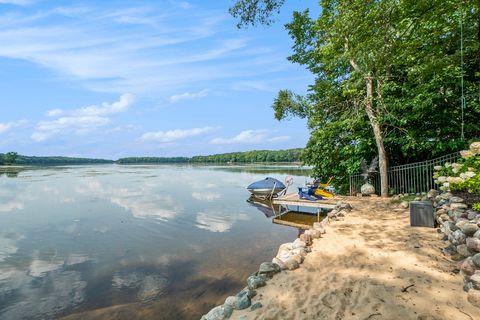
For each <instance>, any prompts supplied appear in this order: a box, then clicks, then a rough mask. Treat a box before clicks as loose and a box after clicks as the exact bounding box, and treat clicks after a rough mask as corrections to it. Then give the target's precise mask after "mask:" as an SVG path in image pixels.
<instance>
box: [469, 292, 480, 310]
mask: <svg viewBox="0 0 480 320" xmlns="http://www.w3.org/2000/svg"><path fill="white" fill-rule="evenodd" d="M467 300H468V302H470V303H471V304H473V305H474V306H476V307H479V308H480V290H476V289H470V290H468V295H467Z"/></svg>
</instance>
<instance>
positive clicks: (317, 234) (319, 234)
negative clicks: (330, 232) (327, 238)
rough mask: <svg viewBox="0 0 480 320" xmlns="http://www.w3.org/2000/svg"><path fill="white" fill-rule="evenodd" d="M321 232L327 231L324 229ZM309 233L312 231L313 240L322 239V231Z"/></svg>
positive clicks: (314, 230) (315, 230)
mask: <svg viewBox="0 0 480 320" xmlns="http://www.w3.org/2000/svg"><path fill="white" fill-rule="evenodd" d="M321 230H323V231H325V229H323V228H322V229H321ZM308 231H310V235H311V237H312V238H313V239H318V238H321V237H322V232H321V231H320V230H317V229H310V230H308Z"/></svg>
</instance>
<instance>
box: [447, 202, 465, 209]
mask: <svg viewBox="0 0 480 320" xmlns="http://www.w3.org/2000/svg"><path fill="white" fill-rule="evenodd" d="M467 208H468V206H467V205H466V204H465V203H451V204H450V209H451V210H455V209H467Z"/></svg>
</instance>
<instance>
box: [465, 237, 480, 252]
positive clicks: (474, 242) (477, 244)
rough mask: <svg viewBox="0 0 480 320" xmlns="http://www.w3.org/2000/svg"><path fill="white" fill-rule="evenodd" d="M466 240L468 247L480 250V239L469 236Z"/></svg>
mask: <svg viewBox="0 0 480 320" xmlns="http://www.w3.org/2000/svg"><path fill="white" fill-rule="evenodd" d="M465 242H466V244H467V247H468V249H470V250H472V251H475V252H480V239H477V238H467V239H466V241H465Z"/></svg>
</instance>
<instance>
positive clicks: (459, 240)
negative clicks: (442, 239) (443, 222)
mask: <svg viewBox="0 0 480 320" xmlns="http://www.w3.org/2000/svg"><path fill="white" fill-rule="evenodd" d="M451 236H452V240H450V237H449V240H450V241H451V242H452V243H453V244H454V245H460V244H464V243H465V242H466V240H467V237H466V236H465V234H464V233H463V232H462V231H460V230H456V231H455V232H452V234H451Z"/></svg>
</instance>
